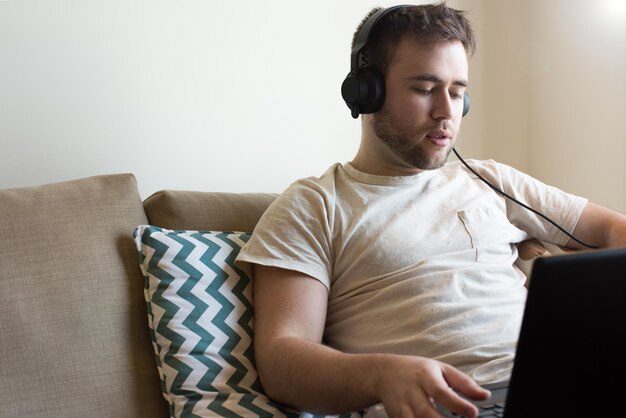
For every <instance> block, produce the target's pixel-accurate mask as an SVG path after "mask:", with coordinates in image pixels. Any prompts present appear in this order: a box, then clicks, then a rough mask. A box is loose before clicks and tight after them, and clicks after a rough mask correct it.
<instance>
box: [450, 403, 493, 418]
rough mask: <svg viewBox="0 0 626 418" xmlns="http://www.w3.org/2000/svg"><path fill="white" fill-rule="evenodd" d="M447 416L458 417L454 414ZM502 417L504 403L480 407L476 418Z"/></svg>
mask: <svg viewBox="0 0 626 418" xmlns="http://www.w3.org/2000/svg"><path fill="white" fill-rule="evenodd" d="M448 414H449V415H448V416H451V417H460V415H458V414H455V413H454V412H449V413H448ZM502 417H504V403H496V404H490V405H482V406H480V407H479V408H478V418H502Z"/></svg>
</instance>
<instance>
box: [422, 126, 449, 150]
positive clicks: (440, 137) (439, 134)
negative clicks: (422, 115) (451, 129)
mask: <svg viewBox="0 0 626 418" xmlns="http://www.w3.org/2000/svg"><path fill="white" fill-rule="evenodd" d="M426 139H428V141H430V142H431V143H432V144H434V145H436V146H438V147H446V146H448V145H449V144H450V142H451V137H450V134H449V133H448V132H446V131H443V130H438V131H433V132H429V133H427V134H426Z"/></svg>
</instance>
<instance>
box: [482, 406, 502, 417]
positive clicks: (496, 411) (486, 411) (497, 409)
mask: <svg viewBox="0 0 626 418" xmlns="http://www.w3.org/2000/svg"><path fill="white" fill-rule="evenodd" d="M478 416H479V418H502V417H503V416H504V404H503V403H497V404H493V405H484V406H481V407H480V412H479V413H478Z"/></svg>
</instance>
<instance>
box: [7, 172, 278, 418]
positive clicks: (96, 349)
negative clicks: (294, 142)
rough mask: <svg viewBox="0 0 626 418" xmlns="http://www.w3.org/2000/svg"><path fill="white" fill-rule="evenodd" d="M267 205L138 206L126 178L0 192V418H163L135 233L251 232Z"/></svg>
mask: <svg viewBox="0 0 626 418" xmlns="http://www.w3.org/2000/svg"><path fill="white" fill-rule="evenodd" d="M274 197H275V196H274V195H271V194H228V193H201V192H184V191H163V192H159V193H156V194H154V195H153V196H151V197H149V198H148V199H146V200H145V202H142V200H141V198H140V195H139V193H138V191H137V185H136V180H135V178H134V176H133V175H131V174H116V175H105V176H96V177H90V178H84V179H79V180H74V181H68V182H63V183H56V184H48V185H43V186H40V187H31V188H20V189H7V190H0V417H1V418H27V417H44V418H57V417H58V418H74V417H75V418H105V417H107V418H123V417H136V418H140V417H141V418H157V417H167V416H168V415H169V414H168V405H167V403H166V402H165V400H164V398H163V396H162V394H161V384H160V380H159V374H158V372H157V368H156V367H155V355H154V351H153V347H152V344H151V338H150V334H149V332H148V327H147V320H146V303H145V301H144V296H143V290H144V277H143V275H142V272H141V270H140V267H139V263H138V255H137V249H136V247H135V244H134V242H133V230H134V229H135V228H136V227H137V226H138V225H141V224H153V225H158V226H161V227H164V228H172V229H197V230H228V231H252V228H253V227H254V225H255V223H256V221H257V219H258V218H259V216H260V215H261V214H262V213H263V211H264V210H265V208H266V207H267V206H268V205H269V203H270V202H271V201H272V200H273V199H274ZM224 415H228V414H224ZM207 416H211V414H209V415H207ZM213 416H214V415H213Z"/></svg>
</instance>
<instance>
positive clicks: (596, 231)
mask: <svg viewBox="0 0 626 418" xmlns="http://www.w3.org/2000/svg"><path fill="white" fill-rule="evenodd" d="M572 235H574V236H575V237H576V238H578V239H579V240H581V241H583V242H584V243H586V244H589V245H594V246H597V247H601V248H604V247H624V246H626V215H623V214H621V213H619V212H616V211H614V210H611V209H608V208H606V207H604V206H601V205H598V204H596V203H593V202H588V203H587V205H586V206H585V208H584V209H583V212H582V214H581V215H580V219H579V220H578V223H577V224H576V228H574V232H573V233H572ZM566 247H567V248H571V249H577V250H579V249H585V248H586V247H584V246H583V245H581V244H579V243H577V242H576V241H574V240H573V239H570V240H569V241H568V243H567V245H566Z"/></svg>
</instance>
